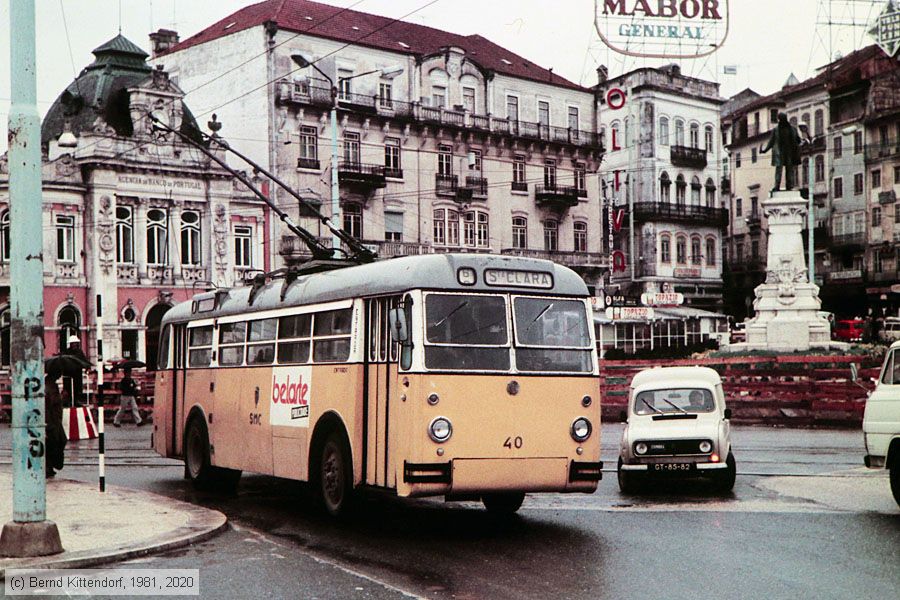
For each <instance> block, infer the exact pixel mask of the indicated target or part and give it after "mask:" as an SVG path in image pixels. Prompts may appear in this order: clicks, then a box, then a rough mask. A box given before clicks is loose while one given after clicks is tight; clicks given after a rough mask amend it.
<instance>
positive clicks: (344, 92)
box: [338, 69, 353, 100]
mask: <svg viewBox="0 0 900 600" xmlns="http://www.w3.org/2000/svg"><path fill="white" fill-rule="evenodd" d="M352 77H353V71H349V70H347V69H338V99H339V100H349V99H350V94H352V93H353V91H352V90H353V79H352Z"/></svg>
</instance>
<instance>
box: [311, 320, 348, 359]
mask: <svg viewBox="0 0 900 600" xmlns="http://www.w3.org/2000/svg"><path fill="white" fill-rule="evenodd" d="M351 315H352V309H350V308H344V309H340V310H329V311H326V312H321V313H317V314H316V315H315V316H314V318H313V336H314V339H313V361H315V362H317V363H330V362H346V361H347V359H348V358H349V357H350V327H351V324H352V320H351Z"/></svg>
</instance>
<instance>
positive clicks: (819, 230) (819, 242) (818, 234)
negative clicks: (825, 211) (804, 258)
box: [800, 225, 831, 250]
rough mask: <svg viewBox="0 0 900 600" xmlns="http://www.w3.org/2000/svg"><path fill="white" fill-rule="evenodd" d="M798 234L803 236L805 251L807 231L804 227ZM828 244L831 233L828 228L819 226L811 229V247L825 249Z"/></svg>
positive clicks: (807, 241)
mask: <svg viewBox="0 0 900 600" xmlns="http://www.w3.org/2000/svg"><path fill="white" fill-rule="evenodd" d="M800 234H801V235H802V236H803V248H804V250H805V249H806V248H807V247H808V245H809V229H807V228H806V227H804V228H803V231H801V232H800ZM830 243H831V231H830V230H829V229H828V227H826V226H824V225H821V226H818V227H816V228H815V229H813V246H815V247H816V248H827V247H828V246H829V244H830Z"/></svg>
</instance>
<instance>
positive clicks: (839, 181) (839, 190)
mask: <svg viewBox="0 0 900 600" xmlns="http://www.w3.org/2000/svg"><path fill="white" fill-rule="evenodd" d="M831 189H832V190H833V191H834V197H835V198H843V197H844V178H843V177H835V178H834V184H833V185H832V186H831Z"/></svg>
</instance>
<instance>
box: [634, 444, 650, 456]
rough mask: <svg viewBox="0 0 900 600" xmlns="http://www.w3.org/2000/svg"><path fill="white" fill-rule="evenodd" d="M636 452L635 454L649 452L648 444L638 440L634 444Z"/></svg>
mask: <svg viewBox="0 0 900 600" xmlns="http://www.w3.org/2000/svg"><path fill="white" fill-rule="evenodd" d="M634 453H635V454H647V444H645V443H644V442H638V443H637V444H635V445H634Z"/></svg>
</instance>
